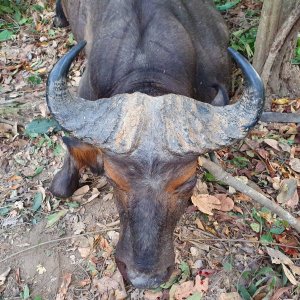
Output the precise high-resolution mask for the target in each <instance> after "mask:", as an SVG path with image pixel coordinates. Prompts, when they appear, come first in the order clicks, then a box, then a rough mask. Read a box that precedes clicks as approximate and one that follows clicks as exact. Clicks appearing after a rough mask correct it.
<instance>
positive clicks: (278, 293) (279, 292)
mask: <svg viewBox="0 0 300 300" xmlns="http://www.w3.org/2000/svg"><path fill="white" fill-rule="evenodd" d="M290 289H291V286H286V287H283V288H280V289H278V290H277V291H276V292H275V294H274V295H273V296H272V298H271V299H270V300H279V299H280V298H281V296H282V295H283V294H284V293H286V292H288V291H289V290H290Z"/></svg>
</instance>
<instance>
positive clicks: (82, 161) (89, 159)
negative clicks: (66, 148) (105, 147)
mask: <svg viewBox="0 0 300 300" xmlns="http://www.w3.org/2000/svg"><path fill="white" fill-rule="evenodd" d="M70 154H71V155H72V157H73V158H74V160H75V162H76V165H77V168H78V169H81V168H83V167H85V166H94V165H96V163H97V157H98V156H99V155H100V156H102V153H101V151H100V150H99V149H97V148H95V147H92V146H90V145H88V144H81V145H80V146H79V147H71V148H70Z"/></svg>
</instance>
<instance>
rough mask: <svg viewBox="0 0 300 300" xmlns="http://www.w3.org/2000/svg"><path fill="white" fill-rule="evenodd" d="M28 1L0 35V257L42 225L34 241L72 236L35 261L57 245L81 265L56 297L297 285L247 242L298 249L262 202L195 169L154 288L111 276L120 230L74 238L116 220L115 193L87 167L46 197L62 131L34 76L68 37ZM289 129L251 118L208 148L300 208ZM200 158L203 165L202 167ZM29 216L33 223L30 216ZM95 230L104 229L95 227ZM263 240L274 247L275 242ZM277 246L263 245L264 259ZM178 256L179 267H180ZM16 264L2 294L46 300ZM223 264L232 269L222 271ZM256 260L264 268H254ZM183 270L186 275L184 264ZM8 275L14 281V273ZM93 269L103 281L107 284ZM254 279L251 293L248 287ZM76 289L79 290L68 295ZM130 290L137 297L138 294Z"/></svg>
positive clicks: (278, 102) (289, 107)
mask: <svg viewBox="0 0 300 300" xmlns="http://www.w3.org/2000/svg"><path fill="white" fill-rule="evenodd" d="M34 2H36V1H34ZM50 2H51V1H50ZM53 2H54V1H52V4H53ZM37 3H38V4H39V5H41V6H43V7H44V9H43V11H42V12H41V13H36V12H34V13H33V14H32V15H33V23H32V25H31V24H28V25H26V26H25V27H20V35H18V34H17V35H16V36H15V39H11V40H6V41H4V42H2V44H1V50H0V51H1V59H0V66H1V67H3V69H2V74H1V76H2V77H1V80H2V81H1V84H2V87H1V88H2V89H1V99H0V114H1V118H4V119H6V120H8V121H10V122H11V123H10V124H6V123H3V122H1V120H0V137H1V143H0V168H1V172H0V193H1V198H0V223H1V228H2V230H4V231H2V232H1V238H0V242H1V247H2V249H1V252H0V254H1V258H2V257H5V256H7V255H8V254H11V252H12V251H13V252H16V251H18V250H20V248H21V249H23V248H24V247H23V246H22V245H33V244H34V243H36V244H38V243H40V242H41V240H40V238H39V236H41V235H42V234H45V235H43V237H44V240H49V239H51V238H53V237H54V236H55V237H56V238H59V237H64V236H65V235H77V236H78V237H77V238H76V240H75V239H74V240H72V241H71V242H70V243H67V242H66V243H65V244H64V243H59V246H58V245H55V244H54V245H52V248H51V247H50V248H49V249H48V250H47V251H50V253H48V254H49V255H50V256H47V259H45V261H47V260H48V261H49V260H51V259H53V256H51V249H53V248H58V247H59V249H60V250H61V251H59V252H60V253H62V254H64V255H65V257H66V258H67V259H68V261H67V262H68V263H65V265H64V266H65V268H67V266H69V265H71V264H74V265H75V266H76V265H79V266H80V267H78V268H75V269H74V270H72V272H70V273H65V276H64V277H63V278H62V281H58V282H57V286H61V289H60V290H59V292H58V294H57V297H60V298H58V299H68V297H69V299H84V297H86V295H87V293H88V292H89V291H95V292H96V293H98V295H100V293H101V292H102V290H101V291H100V288H99V282H100V283H101V282H102V288H103V287H104V288H106V291H105V292H104V294H102V295H103V297H107V296H109V295H113V297H115V298H116V299H123V298H124V299H125V298H126V297H127V298H128V297H131V298H132V299H143V298H145V299H147V297H148V298H149V299H151V297H153V298H154V297H169V296H170V299H172V297H173V299H177V298H179V299H180V297H181V298H182V299H190V300H192V299H213V300H215V299H218V300H219V299H220V300H222V299H223V298H224V297H225V298H224V299H226V296H224V295H227V298H228V297H229V295H230V297H232V298H230V299H235V298H234V297H237V294H238V293H237V290H238V291H239V293H240V295H241V296H243V295H246V292H245V290H246V291H247V293H248V294H249V293H252V296H253V295H255V293H257V297H259V296H260V295H262V291H264V290H266V289H268V287H270V286H272V285H273V283H272V281H268V280H269V279H270V278H271V279H273V280H275V278H276V280H277V278H280V280H281V281H280V282H281V283H280V284H281V285H280V284H279V285H278V286H277V285H276V289H277V290H276V289H273V291H274V297H275V296H276V294H277V295H279V294H280V293H281V295H283V294H284V293H289V294H288V295H289V297H290V299H292V297H294V299H298V298H297V297H298V295H297V291H296V290H295V289H294V287H292V288H291V287H290V286H287V283H284V276H286V277H287V278H288V280H289V281H290V282H291V283H290V284H292V285H293V284H295V283H296V282H299V265H297V264H296V262H295V263H293V264H287V263H284V262H286V261H285V260H283V259H282V258H277V259H278V260H279V262H280V259H281V260H282V261H281V262H280V263H279V264H275V265H273V264H271V261H270V260H268V259H266V258H263V255H265V254H266V251H267V250H265V248H264V247H262V246H259V245H258V244H252V243H251V242H252V241H258V240H259V239H260V238H261V237H263V238H266V239H267V240H268V241H271V242H278V243H280V244H282V246H279V249H281V250H282V251H283V252H284V255H286V257H289V258H290V259H291V258H292V259H294V258H299V249H297V248H289V246H290V247H298V246H299V236H298V235H297V234H296V233H295V232H294V231H293V230H292V229H291V228H290V227H289V226H287V225H286V224H285V223H284V222H282V221H281V220H278V219H277V218H276V216H275V215H272V214H269V213H267V212H264V211H261V208H259V207H258V206H257V205H256V204H255V203H253V202H252V200H251V199H249V198H247V197H245V196H244V195H242V194H241V193H238V192H237V191H235V190H233V189H230V188H229V190H228V187H224V186H223V185H222V183H221V182H217V181H216V180H215V179H214V178H213V177H212V176H211V174H207V173H203V172H199V174H198V181H197V192H196V193H195V195H194V198H193V199H192V200H193V204H194V205H195V206H196V207H197V209H196V210H195V209H193V210H190V212H189V213H188V214H187V215H185V216H184V217H183V218H182V220H181V223H180V224H179V226H177V227H176V229H175V251H176V262H177V267H176V269H175V273H174V274H175V275H174V278H175V279H174V278H173V280H174V281H173V282H171V283H169V286H168V288H167V287H166V286H165V287H161V290H160V291H158V292H149V291H146V292H138V293H137V292H135V291H136V290H135V289H133V288H132V287H130V285H129V284H128V283H126V282H125V283H124V282H123V283H121V282H120V278H119V279H117V278H116V277H114V274H116V272H117V269H116V264H115V262H114V257H113V250H114V249H115V246H116V243H117V239H118V228H115V229H112V228H110V227H108V229H109V231H108V232H106V233H103V235H102V234H101V235H98V236H97V235H93V236H90V237H85V238H83V237H81V236H80V234H82V233H86V232H89V231H95V230H97V228H96V224H97V223H101V224H104V225H103V226H105V224H109V223H113V222H115V221H116V219H117V214H116V212H115V210H113V209H111V210H112V212H110V209H106V210H105V209H104V208H103V207H104V206H105V205H106V206H107V207H110V206H111V203H112V200H113V193H112V189H111V187H110V186H109V185H108V184H107V181H106V179H105V178H104V177H98V178H94V177H93V175H92V174H91V173H88V176H87V177H85V178H84V177H82V179H81V183H80V184H81V188H80V189H79V190H78V191H77V194H75V195H74V196H73V197H72V198H71V199H68V200H61V199H56V198H55V197H53V196H52V195H51V194H50V193H49V191H48V187H49V183H50V181H51V178H52V177H53V174H54V173H55V172H57V171H58V170H59V169H60V167H61V165H62V159H63V155H64V152H65V150H64V148H63V146H62V142H61V137H62V136H63V135H64V133H63V132H61V131H57V130H59V128H57V127H56V124H55V123H52V122H53V121H52V119H51V118H50V116H49V112H48V110H47V109H46V106H45V102H44V85H43V84H44V82H45V80H46V74H47V73H48V72H49V71H50V69H51V67H52V66H53V64H54V63H55V62H56V61H57V58H58V57H60V56H61V55H63V54H64V53H66V51H67V50H68V48H69V47H70V46H71V44H72V43H73V41H72V40H73V39H72V36H71V35H70V33H69V32H68V30H66V29H54V28H52V27H51V20H52V17H53V15H54V14H53V6H50V5H49V6H46V7H45V5H44V4H43V3H42V2H38V1H37ZM243 7H244V8H243ZM248 7H252V8H253V7H254V8H255V6H253V3H252V1H241V3H239V4H237V6H236V7H234V8H232V9H231V10H228V11H227V15H228V14H229V15H230V16H231V17H232V18H234V19H235V20H237V19H238V18H242V19H243V20H245V19H246V18H245V17H244V16H242V17H241V15H239V14H240V12H239V11H238V10H241V11H242V12H243V11H245V9H247V8H248ZM252 8H251V9H252ZM254 8H253V9H254ZM31 26H33V28H34V30H35V31H36V33H35V35H32V33H31V32H32V31H30V30H31ZM50 34H54V38H51V37H50ZM66 41H67V42H66ZM20 45H21V47H20ZM25 50H26V51H25ZM2 54H3V55H2ZM83 66H84V64H83V60H82V58H80V59H78V61H76V62H75V67H74V68H72V71H71V74H70V75H71V83H72V85H73V87H72V89H73V88H76V86H77V85H78V81H79V78H80V76H81V74H82V71H83ZM33 101H34V102H33ZM298 102H299V101H298ZM298 102H297V100H296V101H294V100H291V99H274V101H273V110H274V111H295V110H296V109H299V105H298V104H297V103H298ZM297 105H298V106H297ZM26 125H27V126H26ZM24 128H26V129H25V131H24ZM26 131H27V132H26ZM299 132H300V131H299V126H298V127H297V125H296V124H286V125H277V124H259V125H258V126H257V127H256V128H255V130H254V131H252V132H251V133H250V134H249V136H248V137H247V138H246V139H245V143H244V144H243V145H241V147H240V148H239V147H238V146H236V147H232V148H231V149H222V150H220V151H218V153H217V157H218V159H219V161H220V163H221V164H222V165H223V167H224V168H225V169H226V170H227V171H228V172H230V173H232V174H233V175H234V176H235V177H237V178H243V180H246V181H247V182H248V183H247V184H249V185H250V184H254V185H256V189H259V190H260V191H262V192H263V193H265V194H266V195H268V197H271V198H272V199H276V200H277V201H278V202H280V203H282V205H285V206H286V207H287V208H288V209H290V210H291V211H292V212H293V213H294V214H296V215H297V216H300V215H299V211H300V210H299V203H298V199H299V155H300V148H299V142H300V138H299V137H300V135H299ZM249 145H250V146H251V147H250V146H249ZM199 167H200V169H201V166H199ZM203 174H205V175H203ZM251 182H252V183H251ZM74 197H75V198H74ZM76 197H77V198H76ZM277 197H278V199H279V200H278V199H277ZM103 199H104V202H101V205H99V204H98V202H99V201H102V200H103ZM102 206H103V207H102ZM253 207H255V209H256V211H257V212H258V213H257V214H256V213H255V212H254V211H253ZM43 220H46V222H45V223H44V226H43V233H39V234H36V237H35V238H34V237H32V235H31V236H30V238H29V233H30V231H31V232H33V233H34V231H35V230H36V229H35V228H36V227H35V226H38V224H41V222H43ZM99 220H101V221H99ZM30 223H31V224H37V225H29V224H30ZM253 224H255V226H254V225H253ZM31 226H33V227H31ZM32 228H33V229H32ZM103 228H105V227H101V229H103ZM253 228H254V229H255V230H253ZM29 229H30V230H29ZM98 229H99V228H98ZM79 237H80V242H79ZM219 239H220V240H219ZM222 239H228V240H229V241H230V239H232V240H239V239H243V240H246V241H249V244H248V245H247V244H246V243H244V242H241V243H240V242H231V243H226V242H224V241H222ZM76 241H77V242H76ZM14 245H15V246H14ZM17 245H21V246H20V247H19V246H17ZM284 246H285V247H284ZM162 247H163V245H162ZM270 247H272V248H271V249H273V250H276V248H275V247H274V248H273V246H271V245H270V246H269V248H270ZM277 251H279V250H277ZM283 252H280V253H282V254H283ZM267 253H268V252H267ZM275 254H276V253H275ZM275 254H274V253H273V259H274V257H276V256H275ZM34 255H35V256H36V258H38V257H40V254H39V252H37V253H35V254H34ZM277 255H278V253H277ZM83 258H84V259H83ZM182 262H185V264H183V265H182V264H181V263H182ZM292 262H293V261H292ZM8 263H9V262H8ZM15 263H16V265H18V266H19V267H20V268H21V272H20V271H19V270H18V268H15V267H9V265H7V266H3V267H2V266H0V273H1V272H2V273H1V275H0V294H1V296H2V294H3V295H4V296H5V297H8V298H12V297H14V293H13V292H14V291H18V292H19V294H20V293H21V292H22V293H23V294H22V295H23V298H24V299H25V298H29V296H30V295H31V294H32V293H33V294H36V295H37V296H36V297H39V296H41V295H43V296H44V298H45V299H47V298H49V297H48V296H47V294H46V292H45V290H44V284H40V285H39V284H38V283H37V282H34V281H31V280H30V279H29V278H30V276H28V277H26V276H25V275H24V273H26V272H29V269H30V268H29V267H27V268H23V267H22V266H23V264H22V261H21V260H20V261H19V260H16V261H15ZM39 265H40V267H39V268H37V266H39ZM229 265H230V266H231V267H230V268H224V266H229ZM180 266H181V268H180ZM187 267H188V268H187ZM265 267H269V268H270V269H268V271H266V272H265V273H264V272H263V271H264V270H266V269H264V268H265ZM44 268H45V270H46V272H44ZM32 269H33V270H32V273H31V278H33V276H34V274H36V272H38V273H42V274H40V275H39V276H40V277H41V278H42V277H43V276H50V275H49V274H50V273H51V272H50V271H49V268H48V266H46V264H44V262H43V261H40V262H39V263H38V264H33V266H32ZM187 269H189V270H190V273H187V271H186V270H187ZM225 269H226V270H225ZM8 270H9V271H8ZM205 270H213V273H212V274H211V275H210V277H209V279H208V277H205V276H203V275H199V274H202V273H201V272H202V271H203V272H204V271H205ZM228 270H230V271H228ZM245 270H246V271H245ZM248 270H249V272H250V273H251V272H252V271H251V270H253V272H252V273H251V276H249V278H248V277H247V276H246V275H245V274H244V273H245V272H247V271H248ZM271 270H273V271H274V272H276V274H277V275H274V274H275V273H272V272H271ZM205 272H206V271H205ZM29 273H30V272H29ZM29 273H28V274H29ZM21 276H22V278H21ZM118 276H120V275H118ZM14 278H17V281H16V282H15V281H14V280H15V279H14ZM103 278H106V281H104V280H103ZM21 280H22V282H23V284H21ZM48 280H49V278H48ZM58 280H59V276H58ZM101 280H102V281H101ZM103 282H104V283H103ZM201 282H202V284H201ZM237 282H239V286H237ZM252 282H253V283H254V285H255V289H256V290H254V287H253V286H252V285H251V283H252ZM1 284H2V285H1ZM187 287H188V288H189V289H190V290H189V291H188V289H187ZM236 287H237V290H236ZM243 288H244V289H243ZM74 290H76V291H77V292H76V293H77V294H75V295H74V294H73V292H74ZM185 291H186V293H185ZM135 293H136V294H137V295H139V296H137V297H136V298H134V297H135V296H134V295H135ZM151 293H152V295H151ZM19 294H18V295H19ZM70 295H72V296H70ZM166 295H167V296H166ZM70 297H71V298H70ZM72 297H73V298H72ZM118 297H119V298H118ZM176 297H177V298H176ZM276 297H277V296H276ZM278 297H279V296H278ZM295 297H296V298H295ZM44 298H43V299H44ZM36 299H38V298H36ZM103 299H104V298H103ZM166 299H168V298H166ZM237 299H238V298H237ZM245 299H246V298H245ZM274 299H275V298H274ZM274 299H273V300H274Z"/></svg>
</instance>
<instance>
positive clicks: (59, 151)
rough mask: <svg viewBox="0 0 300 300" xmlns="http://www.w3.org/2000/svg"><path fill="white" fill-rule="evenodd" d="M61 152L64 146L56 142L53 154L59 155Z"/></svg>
mask: <svg viewBox="0 0 300 300" xmlns="http://www.w3.org/2000/svg"><path fill="white" fill-rule="evenodd" d="M62 153H64V148H63V147H62V146H61V145H60V144H57V145H56V146H55V148H54V151H53V154H54V156H60V155H61V154H62Z"/></svg>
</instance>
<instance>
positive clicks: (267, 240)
mask: <svg viewBox="0 0 300 300" xmlns="http://www.w3.org/2000/svg"><path fill="white" fill-rule="evenodd" d="M260 241H261V242H262V243H273V241H274V240H273V238H272V235H271V233H267V234H263V235H262V236H261V237H260Z"/></svg>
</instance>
